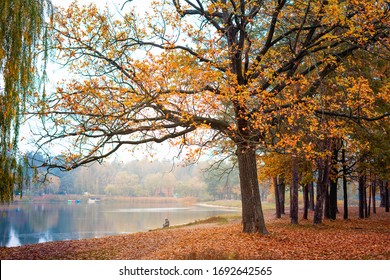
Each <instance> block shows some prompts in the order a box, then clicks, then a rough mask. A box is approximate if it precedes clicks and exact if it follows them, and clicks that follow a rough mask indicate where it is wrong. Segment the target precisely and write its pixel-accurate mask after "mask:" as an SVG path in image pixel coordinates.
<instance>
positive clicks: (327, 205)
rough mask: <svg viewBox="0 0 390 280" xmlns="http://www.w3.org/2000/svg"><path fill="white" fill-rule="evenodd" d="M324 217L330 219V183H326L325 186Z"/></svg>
mask: <svg viewBox="0 0 390 280" xmlns="http://www.w3.org/2000/svg"><path fill="white" fill-rule="evenodd" d="M324 197H325V203H324V219H327V220H329V219H330V199H329V184H325V186H324Z"/></svg>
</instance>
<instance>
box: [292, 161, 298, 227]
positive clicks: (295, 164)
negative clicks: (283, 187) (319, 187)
mask: <svg viewBox="0 0 390 280" xmlns="http://www.w3.org/2000/svg"><path fill="white" fill-rule="evenodd" d="M298 189H299V163H298V157H297V156H296V155H292V184H291V192H290V193H291V197H290V200H291V207H290V222H291V224H298Z"/></svg>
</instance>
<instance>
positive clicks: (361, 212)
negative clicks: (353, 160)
mask: <svg viewBox="0 0 390 280" xmlns="http://www.w3.org/2000/svg"><path fill="white" fill-rule="evenodd" d="M364 177H365V175H364V173H362V172H361V173H360V174H359V218H360V219H364V216H365V215H364V212H365V211H364V191H365V188H366V186H365V178H364Z"/></svg>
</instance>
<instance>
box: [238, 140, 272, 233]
mask: <svg viewBox="0 0 390 280" xmlns="http://www.w3.org/2000/svg"><path fill="white" fill-rule="evenodd" d="M237 159H238V169H239V175H240V187H241V199H242V224H243V232H246V233H256V232H257V233H261V234H268V231H267V228H266V226H265V221H264V215H263V209H262V206H261V199H260V191H259V182H258V177H257V165H256V152H255V149H254V147H242V146H241V145H239V147H238V149H237Z"/></svg>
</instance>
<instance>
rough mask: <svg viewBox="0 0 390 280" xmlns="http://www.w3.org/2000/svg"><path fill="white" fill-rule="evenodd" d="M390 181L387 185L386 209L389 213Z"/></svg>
mask: <svg viewBox="0 0 390 280" xmlns="http://www.w3.org/2000/svg"><path fill="white" fill-rule="evenodd" d="M389 191H390V190H389V181H386V184H385V203H386V205H385V209H386V212H389V208H390V205H389V204H390V201H389Z"/></svg>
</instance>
